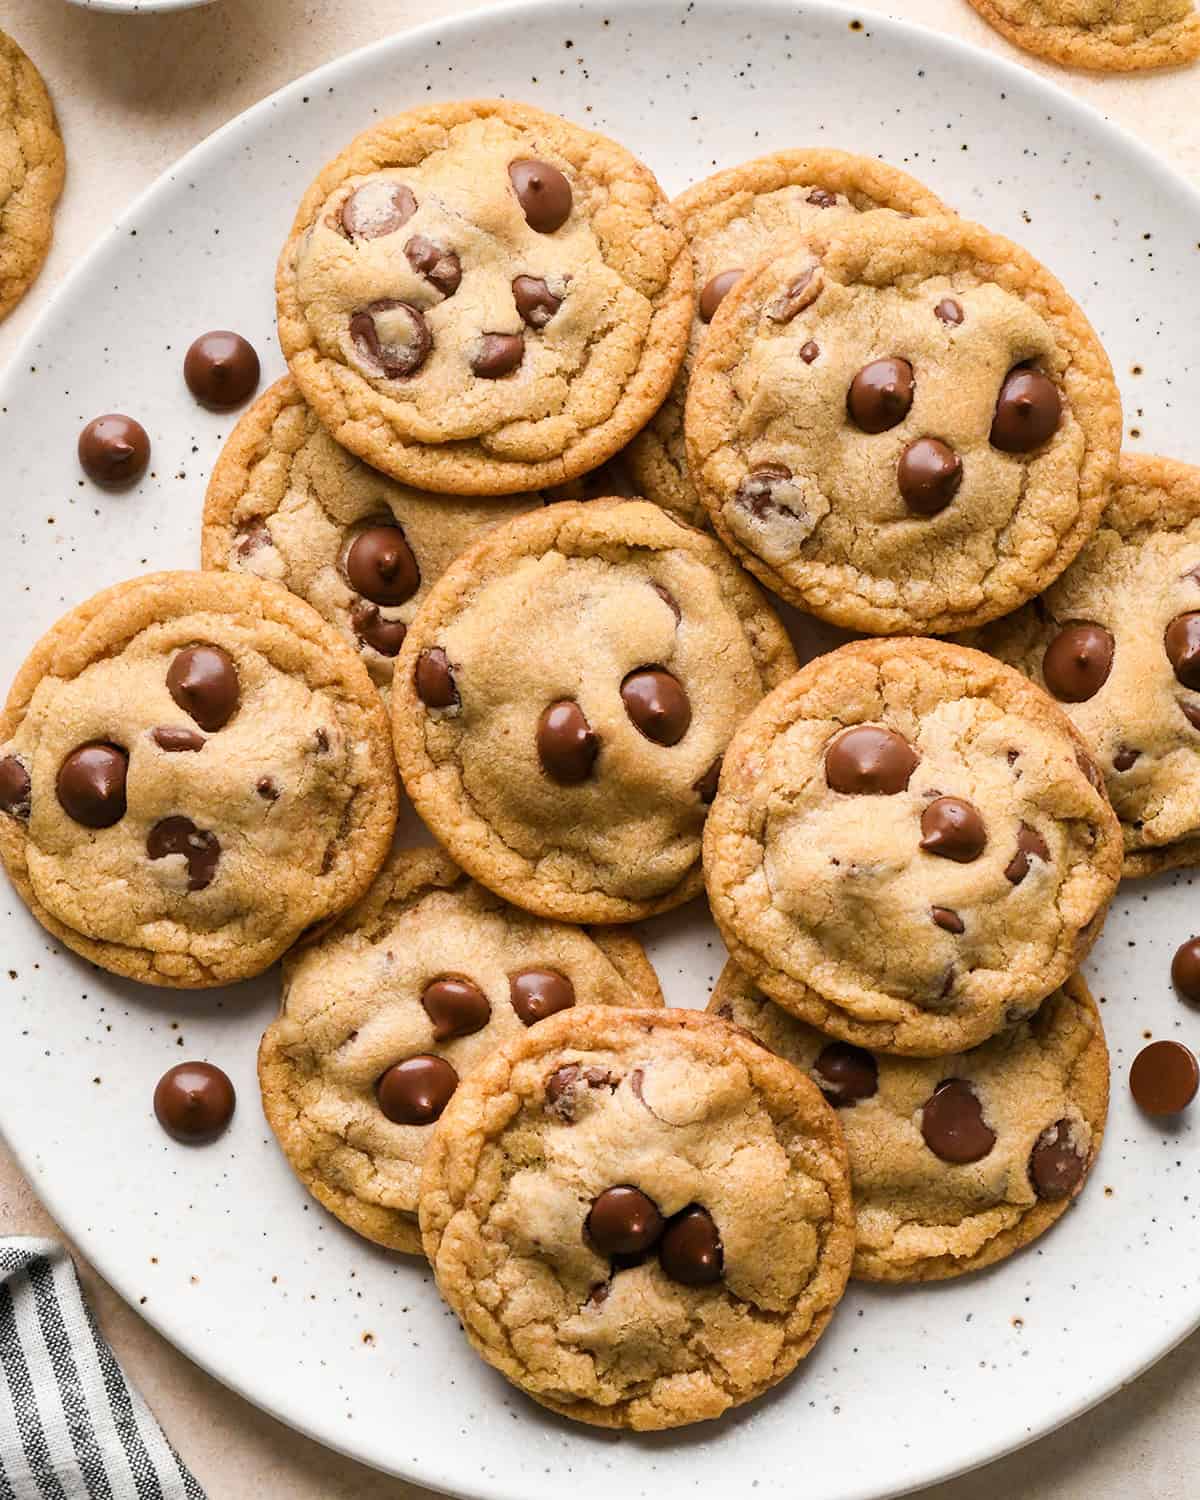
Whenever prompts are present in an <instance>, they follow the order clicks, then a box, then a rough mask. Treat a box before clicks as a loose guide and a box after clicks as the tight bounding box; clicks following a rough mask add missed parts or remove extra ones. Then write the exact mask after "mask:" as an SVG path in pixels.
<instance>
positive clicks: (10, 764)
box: [0, 755, 31, 819]
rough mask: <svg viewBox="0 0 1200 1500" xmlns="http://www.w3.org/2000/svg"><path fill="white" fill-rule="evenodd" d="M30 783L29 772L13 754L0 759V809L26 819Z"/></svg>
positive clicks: (28, 806) (15, 816)
mask: <svg viewBox="0 0 1200 1500" xmlns="http://www.w3.org/2000/svg"><path fill="white" fill-rule="evenodd" d="M30 791H31V783H30V780H29V772H28V771H27V770H26V769H25V767H24V766H23V765H22V764H21V762H20V761H19V760H18V759H17V757H16V756H15V755H6V756H5V757H4V759H3V760H0V811H3V812H6V813H8V814H9V815H10V816H11V817H14V818H23V819H28V817H29V808H30V800H31V799H30Z"/></svg>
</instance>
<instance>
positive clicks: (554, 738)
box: [537, 698, 600, 786]
mask: <svg viewBox="0 0 1200 1500" xmlns="http://www.w3.org/2000/svg"><path fill="white" fill-rule="evenodd" d="M537 753H538V760H540V761H541V763H542V770H543V771H545V773H546V775H547V776H549V777H551V778H552V779H553V780H555V781H558V782H562V783H563V784H564V785H565V786H571V785H573V784H574V783H576V782H579V781H586V780H587V778H588V777H589V776H590V775H591V774H592V766H593V765H594V764H595V760H596V756H597V755H598V754H599V753H600V739H599V736H598V735H597V734H596V733H595V732H594V731H593V729H592V727H591V725H590V724H589V723H588V721H587V719H586V718H585V717H584V713H583V709H581V708H580V706H579V704H578V703H573V702H572V701H571V699H569V698H561V699H560V700H559V701H558V702H557V703H551V704H550V706H549V708H546V709H543V710H542V716H541V718H540V719H539V720H538V726H537Z"/></svg>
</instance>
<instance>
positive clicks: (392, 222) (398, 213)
mask: <svg viewBox="0 0 1200 1500" xmlns="http://www.w3.org/2000/svg"><path fill="white" fill-rule="evenodd" d="M416 211H417V200H416V197H415V196H414V194H413V190H412V189H411V188H410V187H407V186H406V185H405V184H404V183H403V182H395V181H392V180H391V179H390V178H386V177H376V178H373V179H372V180H371V181H369V182H364V183H363V185H362V186H361V187H359V188H356V189H355V190H354V192H352V193H351V194H350V196H349V197H348V198H347V199H346V201H345V202H344V203H343V204H342V212H341V220H342V228H343V229H344V230H345V231H346V233H347V234H348V235H349V236H350V238H351V239H352V240H377V239H379V238H380V237H381V236H382V235H385V234H395V232H396V230H397V229H401V228H403V226H404V225H405V224H407V223H408V221H409V219H411V218H412V216H413V214H415V213H416Z"/></svg>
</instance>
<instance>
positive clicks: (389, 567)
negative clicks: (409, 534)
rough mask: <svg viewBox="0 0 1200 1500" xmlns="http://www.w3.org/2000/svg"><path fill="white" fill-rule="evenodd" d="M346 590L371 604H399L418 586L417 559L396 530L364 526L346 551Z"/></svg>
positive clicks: (388, 527)
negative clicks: (360, 596)
mask: <svg viewBox="0 0 1200 1500" xmlns="http://www.w3.org/2000/svg"><path fill="white" fill-rule="evenodd" d="M346 577H347V578H348V579H349V581H350V587H351V588H353V589H355V590H356V591H357V592H358V593H360V594H361V595H362V596H363V598H364V599H370V600H371V602H372V603H373V604H403V603H404V601H405V600H406V599H411V598H412V596H413V595H414V594H415V593H416V592H417V589H418V588H420V586H421V571H420V569H419V568H418V567H417V559H416V558H415V557H414V556H413V551H412V548H411V547H410V546H409V545H408V542H407V540H406V539H405V536H404V533H403V531H401V529H400V528H399V526H368V527H367V528H366V529H365V530H363V531H360V532H359V533H358V535H357V536H356V537H355V538H354V540H353V541H352V542H351V543H350V546H349V548H348V549H347V551H346Z"/></svg>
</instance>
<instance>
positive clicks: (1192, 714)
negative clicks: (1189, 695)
mask: <svg viewBox="0 0 1200 1500" xmlns="http://www.w3.org/2000/svg"><path fill="white" fill-rule="evenodd" d="M1179 707H1180V710H1181V712H1182V714H1183V717H1184V718H1185V719H1186V720H1187V721H1188V723H1189V724H1190V725H1191V726H1192V728H1193V729H1200V706H1197V705H1196V704H1194V703H1181V704H1180V705H1179Z"/></svg>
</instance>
